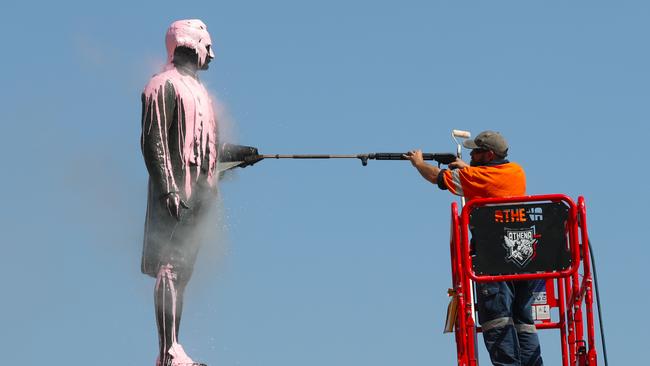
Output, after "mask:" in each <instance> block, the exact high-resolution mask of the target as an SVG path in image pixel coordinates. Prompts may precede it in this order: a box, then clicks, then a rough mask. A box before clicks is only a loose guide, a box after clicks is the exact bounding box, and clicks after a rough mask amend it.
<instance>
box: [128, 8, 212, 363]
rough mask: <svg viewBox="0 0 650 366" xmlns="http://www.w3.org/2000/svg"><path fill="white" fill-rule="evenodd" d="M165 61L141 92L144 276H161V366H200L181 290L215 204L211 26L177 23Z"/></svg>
mask: <svg viewBox="0 0 650 366" xmlns="http://www.w3.org/2000/svg"><path fill="white" fill-rule="evenodd" d="M166 45H167V54H168V57H167V64H166V66H165V68H164V70H163V71H162V72H160V73H159V74H156V75H154V76H153V77H152V78H151V80H150V81H149V83H148V84H147V86H146V87H145V89H144V92H143V94H142V138H141V147H142V155H143V157H144V161H145V163H146V166H147V170H148V172H149V186H148V200H147V215H146V222H145V230H144V242H143V251H142V272H143V273H145V274H147V275H149V276H152V277H154V278H156V284H155V290H154V303H155V313H156V321H157V325H158V335H159V344H160V349H159V358H158V360H157V361H156V366H190V365H195V366H198V365H203V364H201V363H197V362H194V361H193V360H192V359H191V358H190V357H189V356H188V355H187V354H186V353H185V351H184V350H183V347H182V346H181V345H180V344H179V342H178V330H179V325H180V321H181V314H182V311H183V293H184V291H185V287H186V286H187V283H188V281H189V280H190V277H191V276H192V272H193V267H194V263H195V261H196V257H197V254H198V250H199V247H200V244H201V242H202V241H203V240H204V239H205V238H204V236H205V235H204V233H205V230H204V229H205V228H206V227H207V226H209V225H210V224H212V225H216V224H215V223H214V222H212V223H210V222H209V220H208V218H209V217H210V215H209V213H210V210H211V209H213V208H214V206H215V204H216V199H217V181H218V173H217V171H216V166H217V160H218V156H217V154H218V131H217V121H216V118H215V115H214V110H213V106H212V100H211V98H210V96H209V94H208V92H207V90H206V89H205V87H204V86H203V84H201V81H200V80H199V78H198V75H197V74H198V71H199V70H207V69H208V64H209V63H210V61H211V60H212V59H213V58H214V53H213V51H212V41H211V39H210V35H209V34H208V31H207V27H206V25H205V24H204V23H203V22H202V21H200V20H197V19H190V20H179V21H175V22H173V23H172V24H171V26H170V27H169V29H168V30H167V36H166Z"/></svg>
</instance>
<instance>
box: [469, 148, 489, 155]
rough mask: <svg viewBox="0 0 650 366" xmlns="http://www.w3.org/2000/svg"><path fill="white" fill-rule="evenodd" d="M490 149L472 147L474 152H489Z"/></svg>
mask: <svg viewBox="0 0 650 366" xmlns="http://www.w3.org/2000/svg"><path fill="white" fill-rule="evenodd" d="M488 151H490V150H488V149H483V148H480V147H479V148H476V149H472V154H480V153H484V152H488Z"/></svg>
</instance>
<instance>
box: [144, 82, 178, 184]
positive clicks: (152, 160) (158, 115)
mask: <svg viewBox="0 0 650 366" xmlns="http://www.w3.org/2000/svg"><path fill="white" fill-rule="evenodd" d="M175 108H176V93H175V91H174V86H173V84H172V83H171V82H170V81H167V82H165V83H164V84H163V85H161V86H160V87H159V88H157V89H155V90H151V91H149V90H145V93H143V94H142V136H141V140H140V147H141V149H142V155H143V157H144V161H145V164H146V165H147V170H148V171H149V177H150V179H151V182H152V183H153V184H154V186H155V187H156V188H158V191H159V192H161V195H162V196H165V195H170V194H172V193H175V192H176V193H177V192H178V187H177V185H176V182H175V180H174V173H173V170H172V162H171V159H170V155H169V154H170V153H169V137H168V133H169V127H170V126H171V125H172V122H173V119H174V118H175Z"/></svg>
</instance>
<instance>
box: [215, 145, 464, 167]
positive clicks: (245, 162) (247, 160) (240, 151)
mask: <svg viewBox="0 0 650 366" xmlns="http://www.w3.org/2000/svg"><path fill="white" fill-rule="evenodd" d="M219 153H220V154H219V168H218V169H219V171H220V172H222V171H225V170H229V169H232V168H236V167H239V168H245V167H247V166H249V165H254V164H255V163H257V162H258V161H261V160H263V159H359V160H361V165H363V166H366V165H368V160H408V159H406V158H405V157H404V155H405V153H370V154H349V155H345V154H344V155H329V154H304V155H283V154H263V155H261V154H259V152H258V151H257V148H255V147H252V146H243V145H233V144H222V145H221V146H220V147H219ZM422 157H423V158H424V160H435V161H436V162H437V163H438V166H440V165H441V164H444V165H449V164H450V163H452V162H454V161H456V154H452V153H424V154H422Z"/></svg>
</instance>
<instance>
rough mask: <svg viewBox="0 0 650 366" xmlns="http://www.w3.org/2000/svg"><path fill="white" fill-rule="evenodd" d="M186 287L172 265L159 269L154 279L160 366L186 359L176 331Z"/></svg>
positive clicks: (185, 283) (185, 282)
mask: <svg viewBox="0 0 650 366" xmlns="http://www.w3.org/2000/svg"><path fill="white" fill-rule="evenodd" d="M186 285H187V281H184V280H183V277H182V276H179V275H178V273H176V272H175V271H174V267H173V266H172V265H170V264H166V265H162V266H161V267H160V270H159V271H158V276H157V278H156V287H155V291H154V303H155V308H156V322H157V324H158V340H159V344H160V364H161V365H162V366H166V365H170V364H171V361H172V359H178V358H185V357H186V355H185V353H184V352H183V351H182V348H180V345H179V344H178V329H179V325H180V322H181V315H182V311H183V293H184V292H185V286H186ZM177 361H178V360H177Z"/></svg>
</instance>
